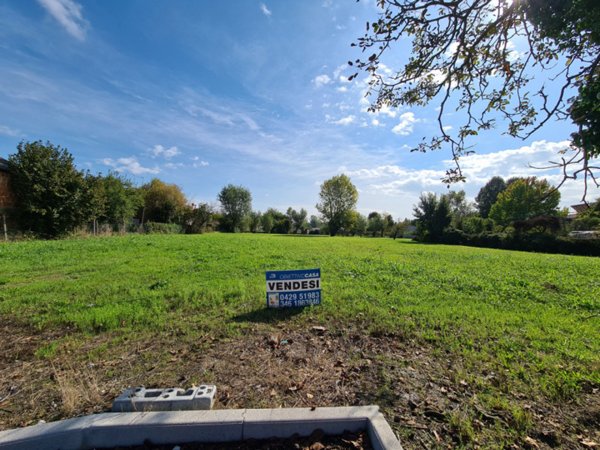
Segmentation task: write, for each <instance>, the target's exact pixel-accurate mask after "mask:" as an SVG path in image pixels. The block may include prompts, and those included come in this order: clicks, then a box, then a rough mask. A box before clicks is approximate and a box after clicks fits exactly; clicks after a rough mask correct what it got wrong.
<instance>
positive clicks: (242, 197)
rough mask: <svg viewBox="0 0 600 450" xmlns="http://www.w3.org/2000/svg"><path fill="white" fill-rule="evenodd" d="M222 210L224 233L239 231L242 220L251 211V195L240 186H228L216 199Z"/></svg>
mask: <svg viewBox="0 0 600 450" xmlns="http://www.w3.org/2000/svg"><path fill="white" fill-rule="evenodd" d="M217 198H218V200H219V202H221V207H222V209H223V227H224V229H225V230H226V231H230V232H236V231H240V227H241V225H242V222H243V220H244V218H245V217H246V216H247V215H248V214H249V213H250V211H252V194H250V191H249V190H248V189H246V188H245V187H242V186H234V185H233V184H228V185H227V186H225V187H224V188H223V189H221V192H219V196H218V197H217Z"/></svg>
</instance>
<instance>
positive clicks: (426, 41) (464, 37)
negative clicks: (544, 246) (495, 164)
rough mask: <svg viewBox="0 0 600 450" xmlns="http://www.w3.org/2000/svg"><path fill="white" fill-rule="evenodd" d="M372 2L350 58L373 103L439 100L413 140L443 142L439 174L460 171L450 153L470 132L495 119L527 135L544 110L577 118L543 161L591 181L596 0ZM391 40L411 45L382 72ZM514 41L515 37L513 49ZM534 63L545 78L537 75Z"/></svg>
mask: <svg viewBox="0 0 600 450" xmlns="http://www.w3.org/2000/svg"><path fill="white" fill-rule="evenodd" d="M377 4H378V5H379V6H380V8H381V10H380V13H379V17H378V18H377V20H376V21H374V22H373V23H371V24H369V23H367V32H366V34H365V35H364V37H362V38H360V39H358V42H357V43H356V44H353V45H358V46H359V47H360V48H361V49H362V50H363V52H366V55H367V56H366V57H365V58H363V59H357V60H356V61H355V63H352V62H350V64H356V65H357V66H358V67H359V68H361V69H363V70H365V71H366V72H367V73H368V74H369V75H370V76H371V79H370V87H371V91H370V93H374V94H375V99H374V101H373V103H372V105H371V110H373V111H374V110H378V109H381V108H383V107H389V106H392V107H396V106H402V105H408V106H412V105H424V104H427V103H429V102H430V101H432V100H435V101H439V113H438V125H439V132H438V134H437V135H436V136H434V137H433V138H431V140H430V141H424V142H423V143H422V144H420V145H419V146H418V147H417V149H418V150H420V151H426V150H435V149H439V148H442V147H447V148H449V150H450V151H451V153H452V157H453V160H454V162H455V166H454V167H453V168H450V169H448V170H447V173H446V177H445V178H444V181H445V182H453V181H458V180H463V179H464V178H465V177H464V175H463V173H462V170H461V167H460V164H459V159H460V157H461V156H463V155H465V154H467V153H469V152H470V150H467V148H468V142H467V140H468V138H469V137H470V136H474V135H477V134H478V133H479V132H480V131H482V130H487V129H489V128H491V127H493V126H495V124H496V123H502V124H506V127H507V129H506V132H507V133H508V134H509V135H511V136H515V137H521V138H527V137H529V136H531V134H533V133H534V132H535V131H536V130H538V129H539V128H540V127H542V126H544V125H545V124H547V123H549V122H551V121H552V120H553V119H557V118H558V119H568V118H570V119H571V120H572V121H573V122H574V123H575V125H576V126H577V127H578V131H577V132H576V133H575V134H574V135H573V136H572V138H573V139H572V147H571V149H565V150H568V151H566V152H565V153H563V154H561V155H560V157H559V158H558V160H557V162H556V163H552V164H550V166H555V167H561V168H562V169H563V170H564V171H563V173H564V180H566V179H568V178H573V177H575V176H577V175H584V176H585V179H586V181H587V180H592V181H593V182H594V183H596V186H598V183H597V182H596V178H594V176H593V175H594V171H598V170H600V167H598V166H597V165H596V166H593V165H592V164H591V162H592V160H594V159H595V158H597V157H598V156H599V155H600V107H599V105H598V95H599V94H600V2H598V1H597V0H529V1H521V0H515V1H508V0H472V1H445V0H444V1H437V0H379V1H378V2H377ZM400 40H402V41H403V42H409V43H410V45H412V52H411V56H410V57H409V58H408V60H407V61H404V62H403V63H402V65H401V66H400V67H401V68H400V69H399V70H398V71H396V72H392V74H391V75H389V76H388V75H386V71H384V70H380V69H381V67H380V66H381V60H382V59H383V57H384V55H385V54H387V53H389V49H390V48H392V47H393V46H394V44H395V42H397V41H400ZM515 42H518V43H519V45H522V46H523V48H522V49H521V48H520V49H519V51H518V52H517V51H514V49H513V43H515ZM557 60H560V62H557ZM387 63H388V65H389V64H390V63H389V61H387ZM540 72H545V73H546V75H547V77H548V79H551V81H549V82H548V83H545V84H544V83H541V82H539V80H540ZM356 75H357V74H354V75H352V76H351V77H350V78H354V77H356ZM536 78H537V80H535V79H536ZM574 90H577V94H575V95H574V96H573V97H571V95H572V92H573V91H574ZM532 93H533V94H532ZM449 108H456V110H457V111H459V112H460V113H461V114H464V115H463V116H462V117H463V118H464V120H463V123H462V126H460V127H455V130H456V131H450V129H449V128H447V127H445V123H444V120H445V118H446V117H448V114H447V113H448V109H449ZM561 153H562V152H561ZM564 180H563V181H564ZM586 186H587V185H586ZM584 197H585V193H584Z"/></svg>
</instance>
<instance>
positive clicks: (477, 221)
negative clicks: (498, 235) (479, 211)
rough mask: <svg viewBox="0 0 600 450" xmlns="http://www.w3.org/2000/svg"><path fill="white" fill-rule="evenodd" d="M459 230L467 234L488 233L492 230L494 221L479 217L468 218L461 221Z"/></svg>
mask: <svg viewBox="0 0 600 450" xmlns="http://www.w3.org/2000/svg"><path fill="white" fill-rule="evenodd" d="M460 229H461V230H463V231H464V232H465V233H467V234H481V233H489V232H491V231H492V230H493V229H494V221H493V220H491V219H484V218H482V217H479V216H469V217H465V218H464V219H463V220H462V224H461V227H460Z"/></svg>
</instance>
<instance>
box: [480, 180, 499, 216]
mask: <svg viewBox="0 0 600 450" xmlns="http://www.w3.org/2000/svg"><path fill="white" fill-rule="evenodd" d="M504 189H506V183H505V182H504V179H503V178H502V177H492V178H491V179H490V181H488V182H487V183H486V184H485V185H484V186H483V187H482V188H481V189H480V190H479V193H478V194H477V197H475V202H476V203H477V209H478V210H479V215H480V216H481V217H483V218H487V217H488V215H489V214H490V209H492V205H493V204H494V203H496V199H497V198H498V194H500V192H502V191H503V190H504Z"/></svg>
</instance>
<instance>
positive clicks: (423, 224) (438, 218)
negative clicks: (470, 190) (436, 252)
mask: <svg viewBox="0 0 600 450" xmlns="http://www.w3.org/2000/svg"><path fill="white" fill-rule="evenodd" d="M413 213H414V216H415V219H416V222H417V235H418V236H419V237H420V238H421V239H422V240H424V241H430V242H436V241H439V240H440V238H441V237H442V236H443V234H444V229H446V227H447V226H448V225H450V221H451V220H452V217H451V215H450V206H449V205H448V199H447V197H446V196H444V195H442V196H440V198H439V199H438V197H437V195H435V194H433V193H431V192H428V193H423V194H421V196H420V197H419V203H418V204H417V206H415V207H414V208H413Z"/></svg>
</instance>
